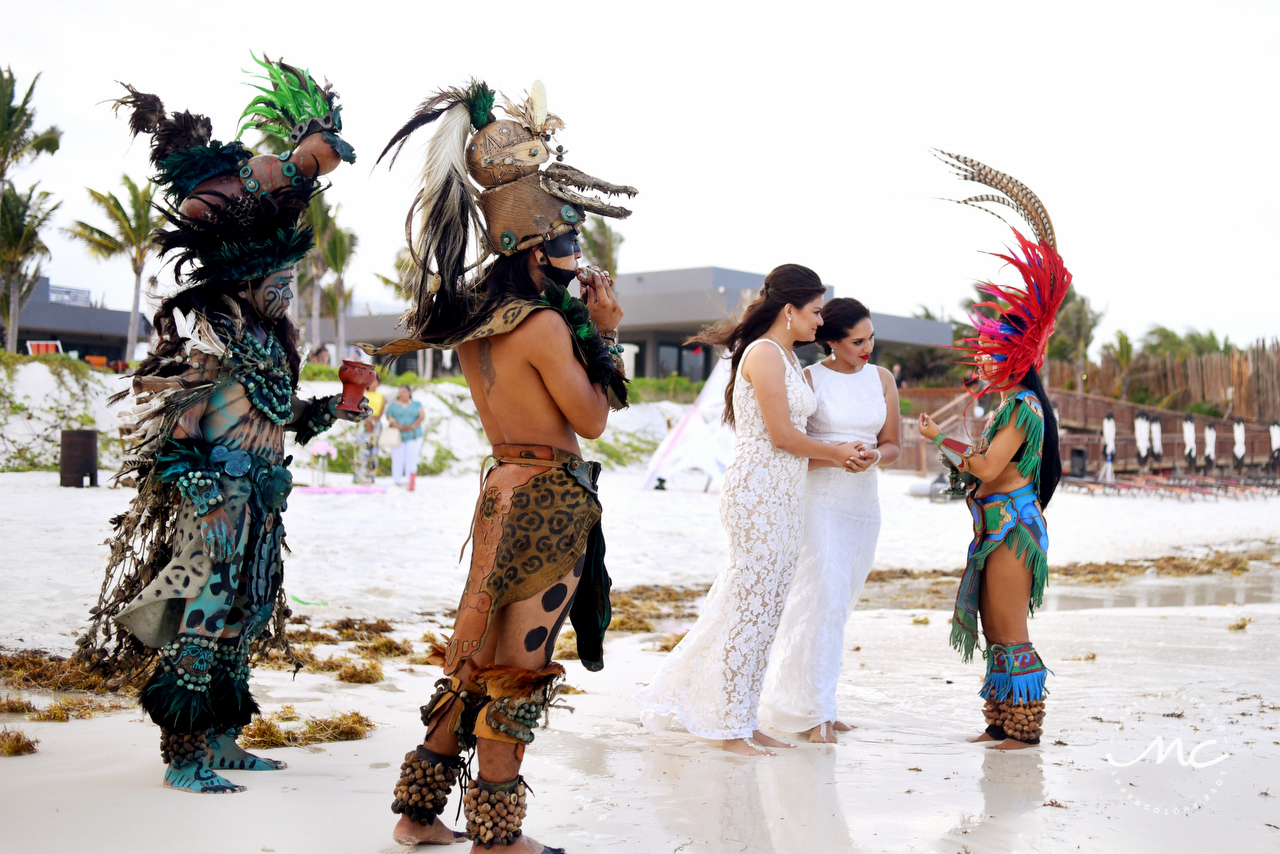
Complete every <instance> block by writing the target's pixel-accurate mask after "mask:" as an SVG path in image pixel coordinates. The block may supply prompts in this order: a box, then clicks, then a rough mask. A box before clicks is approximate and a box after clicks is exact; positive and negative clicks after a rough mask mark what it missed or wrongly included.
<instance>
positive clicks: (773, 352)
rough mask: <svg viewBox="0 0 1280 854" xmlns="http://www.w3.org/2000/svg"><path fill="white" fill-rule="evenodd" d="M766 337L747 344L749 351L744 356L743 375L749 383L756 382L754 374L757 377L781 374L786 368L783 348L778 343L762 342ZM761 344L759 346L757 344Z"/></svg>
mask: <svg viewBox="0 0 1280 854" xmlns="http://www.w3.org/2000/svg"><path fill="white" fill-rule="evenodd" d="M765 340H766V339H764V338H757V339H756V340H755V341H752V342H751V343H750V344H748V345H747V347H748V348H750V349H748V351H747V354H746V355H745V356H743V357H742V376H743V378H744V379H746V381H747V382H749V383H754V382H755V380H753V379H752V378H751V377H752V375H753V374H754V375H755V376H756V377H757V378H759V377H769V376H781V375H782V372H783V371H784V370H785V369H786V365H785V363H784V362H783V361H782V360H783V358H784V357H783V355H782V348H781V347H778V346H777V345H776V344H772V343H765V344H761V342H763V341H765ZM757 345H759V346H757Z"/></svg>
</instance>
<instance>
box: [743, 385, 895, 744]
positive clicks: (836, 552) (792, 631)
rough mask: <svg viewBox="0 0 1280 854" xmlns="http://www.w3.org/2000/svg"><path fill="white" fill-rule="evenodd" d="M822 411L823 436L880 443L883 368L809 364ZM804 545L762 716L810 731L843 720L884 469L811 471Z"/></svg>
mask: <svg viewBox="0 0 1280 854" xmlns="http://www.w3.org/2000/svg"><path fill="white" fill-rule="evenodd" d="M809 377H810V378H811V379H812V380H813V388H814V391H815V392H817V396H818V408H817V411H816V412H814V413H813V415H811V416H810V417H809V425H808V433H809V435H810V436H812V437H813V438H815V439H821V440H822V441H824V442H853V441H858V442H862V443H864V444H865V445H866V446H867V447H868V448H874V447H875V446H876V438H877V436H878V435H879V433H880V430H881V428H882V427H884V422H885V417H886V415H887V414H888V413H887V407H886V404H885V399H884V386H883V385H881V381H880V371H879V369H878V368H876V366H875V365H867V366H866V367H864V368H863V369H862V370H860V371H858V372H857V373H854V374H842V373H840V372H838V371H833V370H831V369H830V368H827V367H824V366H823V365H821V364H818V365H814V366H813V367H811V368H809ZM804 502H805V526H804V545H803V550H802V552H801V556H800V566H799V568H798V569H797V570H796V577H795V579H794V580H793V581H792V583H791V592H790V593H789V594H788V596H787V607H786V610H785V611H784V612H783V615H782V623H781V625H779V627H778V637H777V642H776V643H775V644H774V648H773V654H772V656H771V657H770V661H769V672H768V675H767V676H766V678H765V686H764V696H763V698H762V701H761V704H760V713H761V715H762V716H763V717H764V719H765V721H766V722H767V723H768V724H769V725H770V726H772V727H774V728H775V729H778V730H781V731H782V732H804V731H806V730H810V729H813V728H814V727H815V726H818V725H819V724H821V723H822V722H824V721H833V720H835V719H836V683H837V682H838V681H839V679H840V660H841V657H842V656H843V654H844V627H845V624H846V623H847V622H848V621H849V612H850V611H852V610H853V607H854V605H856V604H857V602H858V597H859V596H860V595H862V585H863V584H864V583H865V582H866V580H867V573H869V572H870V571H871V563H872V561H873V560H874V558H875V554H876V539H877V538H878V537H879V535H880V498H879V495H878V493H877V491H876V468H871V469H868V470H867V471H864V472H858V473H857V474H850V473H849V472H846V471H844V470H842V469H838V468H821V469H814V470H813V471H811V472H809V475H808V478H807V481H806V484H805V498H804Z"/></svg>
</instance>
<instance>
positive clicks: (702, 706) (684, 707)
mask: <svg viewBox="0 0 1280 854" xmlns="http://www.w3.org/2000/svg"><path fill="white" fill-rule="evenodd" d="M766 341H768V343H769V344H770V345H772V346H775V347H778V349H779V350H780V351H781V350H782V347H781V346H780V345H777V344H774V342H772V341H771V340H769V339H767V338H761V339H758V340H756V341H753V342H752V343H751V344H749V345H747V352H750V350H751V348H752V347H755V346H757V345H759V344H762V343H764V342H766ZM783 357H784V359H785V361H786V363H787V368H786V385H787V404H788V406H789V408H790V409H791V423H792V424H793V425H794V426H795V427H796V429H797V430H803V429H805V422H806V420H807V419H808V418H809V416H810V415H811V414H812V413H813V411H814V409H815V408H816V406H817V401H816V400H815V398H814V394H813V390H812V389H810V388H809V384H808V383H806V382H805V380H804V376H803V374H802V373H801V372H800V370H799V369H798V368H797V367H796V366H795V365H793V364H792V362H791V358H790V354H787V353H785V352H784V353H783ZM743 361H744V362H745V361H746V353H744V354H743ZM733 413H734V419H735V425H736V426H735V430H736V432H737V442H736V443H735V444H734V448H733V460H732V462H730V463H729V467H728V469H727V470H726V471H725V475H724V486H723V491H722V493H721V497H720V521H721V523H722V524H723V525H724V527H725V531H726V532H727V533H728V534H729V566H728V567H727V568H726V569H725V570H724V572H722V573H721V574H720V575H719V576H718V577H717V578H716V581H715V583H714V584H712V586H711V590H710V592H708V594H707V601H706V604H705V605H703V607H702V612H701V614H699V616H698V622H697V623H696V624H695V625H694V627H693V628H692V629H691V630H690V631H689V633H688V634H687V635H685V637H684V639H683V640H682V641H680V643H679V644H678V645H677V646H676V648H675V649H673V650H672V651H671V653H670V654H669V655H668V656H667V659H666V661H664V662H663V664H662V667H660V668H659V669H658V673H657V675H656V676H655V677H654V679H653V682H652V684H650V685H649V686H648V687H646V688H643V689H641V690H640V691H639V692H637V693H636V695H635V701H636V702H637V703H638V704H639V705H640V706H641V708H643V709H644V712H645V714H644V718H645V722H646V723H647V724H649V726H651V727H654V728H657V727H658V726H660V725H662V724H665V722H666V720H668V719H669V717H670V716H671V715H675V716H676V717H678V718H679V719H680V721H681V723H683V724H684V726H685V728H686V729H688V730H689V732H691V733H693V734H694V735H696V736H700V737H702V738H713V739H732V738H749V737H750V736H751V734H752V733H754V732H755V731H756V730H757V729H759V728H760V724H759V720H758V713H759V706H760V691H761V689H762V687H763V684H764V674H765V668H766V667H767V666H768V663H769V647H770V646H771V645H772V644H773V637H774V634H775V633H776V632H777V629H778V620H779V619H781V617H782V610H783V606H784V604H785V602H786V597H787V589H788V588H789V587H790V586H791V578H792V576H793V575H794V574H795V571H796V565H797V563H798V561H799V559H800V539H801V534H802V532H803V529H804V504H803V493H804V482H805V471H806V470H807V469H808V465H809V461H808V460H807V459H805V458H804V457H797V456H794V455H792V454H789V453H787V452H785V451H780V450H778V449H777V448H775V447H774V446H773V442H771V441H770V439H769V432H768V430H767V429H765V424H764V417H763V416H762V415H761V413H760V403H759V401H758V400H757V399H756V392H755V389H754V388H753V387H752V385H751V383H749V382H747V381H746V380H744V379H743V378H742V370H741V363H739V370H738V378H737V382H736V383H735V384H734V389H733Z"/></svg>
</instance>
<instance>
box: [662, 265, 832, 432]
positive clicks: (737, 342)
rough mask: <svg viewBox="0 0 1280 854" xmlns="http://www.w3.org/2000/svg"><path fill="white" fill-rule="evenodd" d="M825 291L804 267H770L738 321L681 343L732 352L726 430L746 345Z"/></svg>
mask: <svg viewBox="0 0 1280 854" xmlns="http://www.w3.org/2000/svg"><path fill="white" fill-rule="evenodd" d="M826 292H827V288H826V286H825V285H823V284H822V279H820V278H818V274H817V273H815V272H813V271H812V270H810V269H809V268H808V267H801V266H800V265H799V264H783V265H782V266H781V267H774V268H773V270H772V271H771V272H770V273H769V275H767V276H765V277H764V287H763V288H761V289H760V294H759V295H758V296H757V297H756V298H755V299H754V300H753V301H752V302H751V304H750V305H748V306H747V310H746V311H744V312H743V313H742V319H741V320H738V321H733V320H722V321H720V322H719V323H716V324H714V325H712V326H707V327H705V328H704V329H703V330H702V331H701V332H700V333H698V334H697V335H695V336H693V337H692V338H690V339H689V340H688V341H685V342H684V343H686V344H710V345H712V346H715V347H724V348H726V349H728V350H729V351H730V352H732V354H733V356H732V357H731V358H732V361H731V363H730V373H729V384H728V385H727V386H726V387H725V390H724V423H726V424H728V425H729V426H730V427H732V426H733V424H734V416H733V387H734V384H735V382H736V381H737V379H738V365H739V363H741V362H742V353H743V351H744V350H746V348H747V345H748V344H750V343H751V342H752V341H755V340H756V339H757V338H759V337H761V336H762V335H764V334H765V333H766V332H768V331H769V327H770V326H773V322H774V321H775V320H777V319H778V313H779V312H780V311H782V309H783V308H785V307H786V306H788V305H794V306H796V307H797V308H798V307H800V306H803V305H806V304H808V303H810V302H812V301H813V300H814V299H815V298H817V297H820V296H823V295H824V294H826Z"/></svg>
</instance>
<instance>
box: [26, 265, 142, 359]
mask: <svg viewBox="0 0 1280 854" xmlns="http://www.w3.org/2000/svg"><path fill="white" fill-rule="evenodd" d="M7 319H8V318H0V324H3V323H4V322H5V321H6V320H7ZM150 336H151V324H150V323H148V322H147V318H146V317H145V316H144V317H143V318H142V319H141V322H140V323H139V324H138V340H139V341H145V340H147V339H148V338H149V337H150ZM128 337H129V312H127V311H115V310H113V309H109V308H98V307H96V306H94V304H93V300H92V299H91V298H90V295H89V291H88V290H87V289H84V288H69V287H64V286H63V285H52V284H50V283H49V278H48V277H47V276H45V277H42V278H41V279H40V280H39V281H37V282H36V286H35V288H34V290H32V292H31V297H30V299H28V300H27V304H26V305H25V306H23V308H22V311H21V313H20V314H19V315H18V352H19V353H25V352H27V342H28V341H57V342H60V343H61V344H62V352H64V353H66V354H68V355H72V356H74V357H75V358H79V359H83V358H84V357H85V356H105V357H106V358H107V359H108V360H109V361H114V360H116V359H119V358H120V357H121V356H122V355H124V352H125V346H124V344H125V339H126V338H128ZM131 349H132V348H131Z"/></svg>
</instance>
